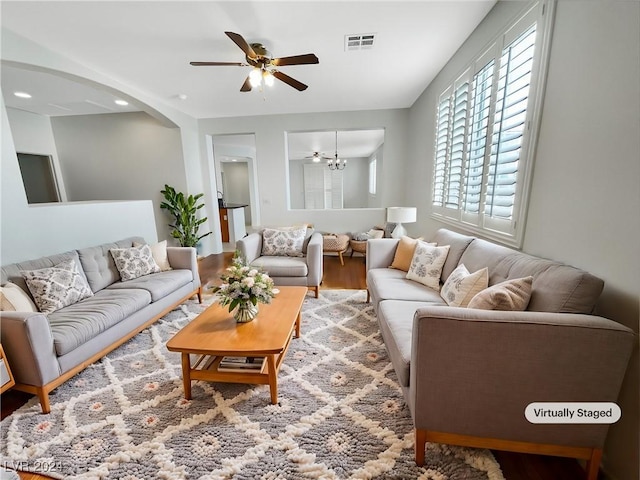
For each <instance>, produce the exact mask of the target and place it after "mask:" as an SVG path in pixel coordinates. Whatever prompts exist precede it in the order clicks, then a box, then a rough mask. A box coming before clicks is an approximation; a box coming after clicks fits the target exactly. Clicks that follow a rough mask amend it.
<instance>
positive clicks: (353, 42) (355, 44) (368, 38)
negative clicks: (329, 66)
mask: <svg viewBox="0 0 640 480" xmlns="http://www.w3.org/2000/svg"><path fill="white" fill-rule="evenodd" d="M375 38H376V35H375V33H356V34H352V35H345V36H344V50H345V51H346V52H349V51H351V50H370V49H372V48H373V42H374V41H375Z"/></svg>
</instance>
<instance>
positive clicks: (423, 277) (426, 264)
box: [407, 240, 449, 292]
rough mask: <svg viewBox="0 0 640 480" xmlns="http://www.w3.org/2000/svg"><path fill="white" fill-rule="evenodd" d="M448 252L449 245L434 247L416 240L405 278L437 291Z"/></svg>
mask: <svg viewBox="0 0 640 480" xmlns="http://www.w3.org/2000/svg"><path fill="white" fill-rule="evenodd" d="M448 254H449V245H443V246H442V247H434V246H433V245H430V244H428V243H427V242H423V241H422V240H418V245H416V249H415V251H414V252H413V258H412V259H411V266H410V267H409V271H408V272H407V278H408V279H409V280H415V281H416V282H420V283H422V284H423V285H426V286H427V287H429V288H432V289H433V290H435V291H436V292H439V291H440V276H441V275H442V267H443V266H444V262H445V261H446V260H447V255H448Z"/></svg>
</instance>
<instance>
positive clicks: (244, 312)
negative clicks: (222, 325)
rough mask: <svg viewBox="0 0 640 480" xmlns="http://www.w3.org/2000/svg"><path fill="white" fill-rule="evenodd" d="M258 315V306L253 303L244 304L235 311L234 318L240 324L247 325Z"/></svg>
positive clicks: (239, 305)
mask: <svg viewBox="0 0 640 480" xmlns="http://www.w3.org/2000/svg"><path fill="white" fill-rule="evenodd" d="M257 315H258V305H257V304H256V305H254V304H253V303H252V302H242V303H240V304H238V306H237V307H236V308H235V310H234V311H233V318H235V319H236V322H238V323H247V322H250V321H251V320H253V319H254V318H256V316H257Z"/></svg>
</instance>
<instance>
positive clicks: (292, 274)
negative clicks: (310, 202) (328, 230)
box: [236, 232, 323, 298]
mask: <svg viewBox="0 0 640 480" xmlns="http://www.w3.org/2000/svg"><path fill="white" fill-rule="evenodd" d="M236 248H237V250H239V251H240V253H241V254H242V255H243V256H244V257H245V258H246V260H247V262H248V263H249V264H250V265H252V266H254V267H259V268H261V269H263V270H264V271H266V272H267V273H268V274H269V276H270V277H271V278H272V279H273V281H274V283H275V284H276V285H302V286H307V287H308V288H309V289H311V290H314V291H315V296H316V298H318V294H319V289H320V283H321V282H322V275H323V264H322V255H323V248H322V235H321V234H320V233H318V232H314V233H312V234H311V236H310V237H309V238H308V239H307V241H305V246H304V247H303V249H302V253H303V256H302V257H289V256H275V255H262V233H261V232H258V233H251V234H249V235H247V236H246V237H244V238H242V239H240V240H238V241H237V242H236Z"/></svg>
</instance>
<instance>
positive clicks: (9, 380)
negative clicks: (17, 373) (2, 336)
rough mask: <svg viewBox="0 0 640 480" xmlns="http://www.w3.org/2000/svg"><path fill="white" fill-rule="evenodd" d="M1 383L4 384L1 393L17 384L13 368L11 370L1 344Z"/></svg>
mask: <svg viewBox="0 0 640 480" xmlns="http://www.w3.org/2000/svg"><path fill="white" fill-rule="evenodd" d="M0 382H1V383H2V386H1V387H0V393H3V392H5V391H6V390H9V389H10V388H11V387H13V386H14V385H15V384H16V381H15V380H14V379H13V374H12V373H11V368H9V363H8V362H7V357H6V356H5V354H4V350H3V349H2V344H0Z"/></svg>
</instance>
